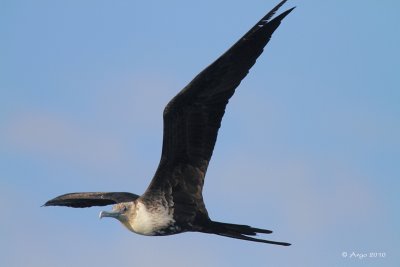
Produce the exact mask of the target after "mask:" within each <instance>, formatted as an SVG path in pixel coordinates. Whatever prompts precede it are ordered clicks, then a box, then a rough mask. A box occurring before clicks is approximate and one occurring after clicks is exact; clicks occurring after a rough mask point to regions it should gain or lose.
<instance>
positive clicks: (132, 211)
mask: <svg viewBox="0 0 400 267" xmlns="http://www.w3.org/2000/svg"><path fill="white" fill-rule="evenodd" d="M135 215H136V205H135V203H134V202H123V203H118V204H116V205H114V206H113V207H112V210H111V211H102V212H100V214H99V217H100V219H101V218H103V217H111V218H115V219H117V220H119V221H120V222H121V223H122V224H123V225H125V226H126V227H127V228H128V229H129V230H131V231H133V229H131V228H132V227H131V224H130V222H131V220H133V219H134V218H135Z"/></svg>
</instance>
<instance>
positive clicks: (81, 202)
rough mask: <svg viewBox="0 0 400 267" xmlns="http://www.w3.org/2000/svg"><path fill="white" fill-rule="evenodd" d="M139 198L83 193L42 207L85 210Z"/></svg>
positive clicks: (129, 195)
mask: <svg viewBox="0 0 400 267" xmlns="http://www.w3.org/2000/svg"><path fill="white" fill-rule="evenodd" d="M138 197H139V196H138V195H135V194H132V193H127V192H84V193H69V194H65V195H61V196H58V197H56V198H53V199H51V200H49V201H47V202H46V203H45V204H44V205H43V206H66V207H71V208H87V207H92V206H107V205H112V204H117V203H121V202H128V201H134V200H135V199H137V198H138Z"/></svg>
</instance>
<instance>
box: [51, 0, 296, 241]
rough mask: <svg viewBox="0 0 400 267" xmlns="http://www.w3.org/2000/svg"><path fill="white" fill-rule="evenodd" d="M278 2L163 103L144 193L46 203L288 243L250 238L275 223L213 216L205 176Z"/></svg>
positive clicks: (166, 226)
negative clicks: (159, 138) (156, 154)
mask: <svg viewBox="0 0 400 267" xmlns="http://www.w3.org/2000/svg"><path fill="white" fill-rule="evenodd" d="M285 2H286V0H284V1H282V2H280V3H279V4H278V5H277V6H276V7H275V8H273V9H272V10H271V11H270V12H269V13H268V14H266V15H265V16H264V17H263V18H262V19H261V20H260V21H258V22H257V24H256V25H254V27H252V28H251V29H250V30H249V31H248V32H247V33H246V34H245V35H244V36H243V37H242V38H240V39H239V40H238V41H237V42H236V43H235V44H234V45H233V46H232V47H231V48H230V49H229V50H227V51H226V52H225V53H224V54H223V55H222V56H220V57H219V58H218V59H217V60H216V61H215V62H213V63H212V64H211V65H209V66H208V67H207V68H206V69H204V70H203V71H202V72H200V74H198V75H197V76H196V77H195V78H194V79H193V80H192V81H191V82H190V83H189V84H188V85H187V86H186V87H185V88H183V90H182V91H180V92H179V93H178V94H177V95H176V96H175V97H174V98H173V99H172V100H171V101H170V102H169V103H168V104H167V106H166V107H165V109H164V114H163V118H164V134H163V145H162V153H161V160H160V163H159V166H158V168H157V171H156V173H155V175H154V177H153V180H152V181H151V183H150V185H149V187H148V188H147V190H146V191H145V192H144V194H143V195H141V196H138V195H135V194H132V193H127V192H86V193H69V194H65V195H61V196H58V197H56V198H54V199H51V200H49V201H47V202H46V203H45V204H44V206H67V207H73V208H85V207H91V206H106V205H111V204H114V206H113V208H112V211H102V212H101V213H100V218H103V217H111V218H115V219H117V220H119V221H120V222H121V223H122V224H123V225H124V226H126V228H128V229H129V230H130V231H132V232H135V233H137V234H141V235H148V236H162V235H172V234H178V233H183V232H202V233H209V234H216V235H221V236H226V237H231V238H237V239H242V240H248V241H254V242H262V243H269V244H274V245H282V246H289V245H290V244H289V243H286V242H277V241H270V240H265V239H260V238H255V237H254V236H256V235H257V234H258V233H262V234H270V233H272V231H270V230H266V229H261V228H255V227H251V226H248V225H241V224H231V223H223V222H217V221H213V220H211V219H210V217H209V216H208V212H207V209H206V207H205V204H204V201H203V195H202V190H203V184H204V177H205V175H206V171H207V167H208V164H209V162H210V159H211V155H212V153H213V150H214V145H215V142H216V140H217V135H218V129H219V128H220V126H221V120H222V117H223V115H224V113H225V107H226V105H227V104H228V101H229V99H230V98H231V97H232V95H233V94H234V92H235V89H236V88H237V87H238V86H239V84H240V82H241V81H242V79H243V78H244V77H246V75H247V73H248V72H249V70H250V68H251V67H252V66H253V65H254V64H255V62H256V60H257V58H258V57H259V56H260V55H261V53H262V52H263V49H264V47H265V46H266V44H267V43H268V42H269V40H270V39H271V36H272V34H273V32H274V31H275V30H276V29H277V28H278V27H279V25H280V24H281V21H282V20H283V19H284V18H285V17H286V16H287V15H288V14H289V13H290V12H291V11H292V10H293V9H294V7H293V8H291V9H289V10H287V11H285V12H283V13H281V14H280V15H278V16H276V17H275V18H273V16H274V15H275V12H276V11H277V10H278V9H279V8H280V7H281V6H282V5H283V4H284V3H285Z"/></svg>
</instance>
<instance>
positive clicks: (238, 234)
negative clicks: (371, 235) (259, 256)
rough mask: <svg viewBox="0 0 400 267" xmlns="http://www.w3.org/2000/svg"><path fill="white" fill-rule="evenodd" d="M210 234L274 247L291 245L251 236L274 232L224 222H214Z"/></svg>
mask: <svg viewBox="0 0 400 267" xmlns="http://www.w3.org/2000/svg"><path fill="white" fill-rule="evenodd" d="M210 233H212V234H216V235H221V236H226V237H231V238H236V239H242V240H247V241H253V242H260V243H267V244H273V245H280V246H290V245H291V244H290V243H286V242H277V241H271V240H265V239H260V238H255V237H251V236H256V235H257V234H258V233H261V234H271V233H272V231H271V230H266V229H260V228H254V227H251V226H248V225H242V224H232V223H222V222H214V221H212V222H211V225H210Z"/></svg>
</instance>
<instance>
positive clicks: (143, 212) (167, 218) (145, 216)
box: [131, 202, 175, 235]
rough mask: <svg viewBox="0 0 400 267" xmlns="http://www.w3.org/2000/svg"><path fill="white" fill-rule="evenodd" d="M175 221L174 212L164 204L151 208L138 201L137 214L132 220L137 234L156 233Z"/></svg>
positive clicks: (133, 228) (132, 225)
mask: <svg viewBox="0 0 400 267" xmlns="http://www.w3.org/2000/svg"><path fill="white" fill-rule="evenodd" d="M174 222H175V220H174V219H173V214H172V212H171V211H169V210H168V209H166V208H165V207H164V206H162V205H160V206H157V208H154V209H153V208H152V209H151V210H149V209H147V208H146V206H145V205H144V204H143V203H141V202H138V203H137V204H136V216H135V218H133V220H131V227H132V230H133V231H134V232H135V233H137V234H141V235H154V234H155V233H156V232H157V231H159V230H162V229H165V228H167V227H168V226H169V225H171V224H173V223H174Z"/></svg>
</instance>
